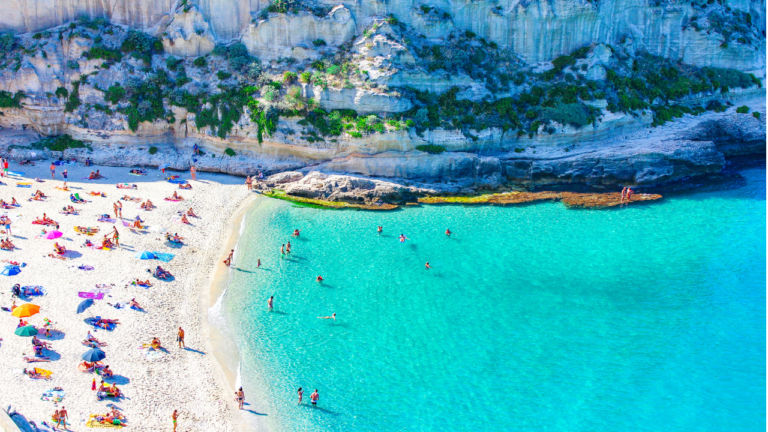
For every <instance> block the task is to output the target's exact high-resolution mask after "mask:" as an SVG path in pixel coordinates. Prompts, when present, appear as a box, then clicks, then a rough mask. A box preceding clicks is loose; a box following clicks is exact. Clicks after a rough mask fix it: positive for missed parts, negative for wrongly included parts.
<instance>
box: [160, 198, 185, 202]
mask: <svg viewBox="0 0 768 432" xmlns="http://www.w3.org/2000/svg"><path fill="white" fill-rule="evenodd" d="M164 199H165V200H166V201H173V202H179V201H184V198H182V199H173V198H164Z"/></svg>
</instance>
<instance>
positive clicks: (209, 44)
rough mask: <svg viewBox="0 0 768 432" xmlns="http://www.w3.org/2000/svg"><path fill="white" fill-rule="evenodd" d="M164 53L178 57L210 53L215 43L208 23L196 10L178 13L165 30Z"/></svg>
mask: <svg viewBox="0 0 768 432" xmlns="http://www.w3.org/2000/svg"><path fill="white" fill-rule="evenodd" d="M165 33H166V34H167V36H166V37H164V38H163V39H162V40H163V48H164V49H165V52H167V53H169V54H171V55H175V56H179V57H193V56H194V57H197V56H202V55H205V54H208V53H210V52H211V51H213V48H214V47H215V46H216V41H215V39H214V37H213V34H212V32H211V29H210V26H209V25H208V22H206V21H205V17H204V16H203V14H201V13H200V12H199V11H198V10H197V8H191V9H190V10H189V11H187V12H183V10H180V11H178V12H177V13H176V14H175V15H174V16H173V18H172V20H171V22H170V23H169V24H168V26H167V27H166V28H165Z"/></svg>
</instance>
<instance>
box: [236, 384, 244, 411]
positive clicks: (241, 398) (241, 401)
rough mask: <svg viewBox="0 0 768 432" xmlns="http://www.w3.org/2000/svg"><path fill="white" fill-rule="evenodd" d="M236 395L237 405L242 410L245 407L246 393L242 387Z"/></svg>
mask: <svg viewBox="0 0 768 432" xmlns="http://www.w3.org/2000/svg"><path fill="white" fill-rule="evenodd" d="M235 395H237V403H238V405H239V406H240V409H243V405H245V392H244V391H243V388H242V387H240V390H238V391H236V392H235Z"/></svg>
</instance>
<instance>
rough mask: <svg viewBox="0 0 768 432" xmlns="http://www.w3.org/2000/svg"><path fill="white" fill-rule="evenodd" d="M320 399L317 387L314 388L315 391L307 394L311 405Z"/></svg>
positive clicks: (314, 405)
mask: <svg viewBox="0 0 768 432" xmlns="http://www.w3.org/2000/svg"><path fill="white" fill-rule="evenodd" d="M318 400H320V395H319V394H318V393H317V389H315V392H314V393H312V394H311V395H309V401H310V402H312V406H313V407H316V406H317V401H318Z"/></svg>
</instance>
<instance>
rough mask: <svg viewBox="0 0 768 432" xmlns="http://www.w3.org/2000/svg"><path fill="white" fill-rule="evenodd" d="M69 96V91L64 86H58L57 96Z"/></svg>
mask: <svg viewBox="0 0 768 432" xmlns="http://www.w3.org/2000/svg"><path fill="white" fill-rule="evenodd" d="M67 96H69V92H68V91H67V89H65V88H64V87H58V88H57V89H56V97H58V98H60V99H66V98H67Z"/></svg>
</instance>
